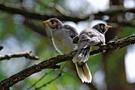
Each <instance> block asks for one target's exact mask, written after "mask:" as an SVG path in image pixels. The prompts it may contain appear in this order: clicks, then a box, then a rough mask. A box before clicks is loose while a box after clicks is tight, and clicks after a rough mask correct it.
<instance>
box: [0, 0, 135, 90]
mask: <svg viewBox="0 0 135 90" xmlns="http://www.w3.org/2000/svg"><path fill="white" fill-rule="evenodd" d="M131 1H132V2H135V1H134V0H129V2H128V0H103V1H98V2H97V0H95V1H92V0H1V1H0V3H1V4H4V5H7V6H12V7H16V8H19V9H23V10H27V11H28V12H35V13H39V14H46V15H50V16H51V15H58V16H59V15H61V13H60V12H58V11H57V10H55V8H56V7H54V6H55V5H58V6H60V7H59V8H60V9H61V8H62V10H64V12H66V14H68V13H71V14H72V16H74V17H77V16H86V15H89V14H91V13H97V12H98V11H105V10H109V9H111V8H110V7H115V6H123V7H126V8H127V7H128V8H129V7H133V8H134V7H135V5H132V4H130V3H131ZM98 3H100V4H98ZM127 3H129V5H128V4H127ZM119 17H120V18H121V19H122V20H123V21H131V22H134V13H124V14H120V15H119V16H117V15H114V16H109V19H111V20H116V21H119V19H120V18H119ZM91 18H92V19H91ZM106 18H108V17H107V16H106V15H105V16H104V17H95V18H94V17H93V16H92V15H91V17H90V20H84V21H79V22H77V23H74V22H72V21H63V22H64V23H68V24H71V25H73V26H74V27H76V28H77V29H78V30H79V31H78V32H80V30H82V29H84V28H86V27H90V26H91V23H92V20H93V19H101V20H106ZM48 19H49V18H48ZM29 21H30V22H29ZM31 23H33V24H32V25H31V26H30V24H31ZM108 23H109V24H110V25H112V26H113V27H114V28H113V29H111V30H110V31H109V32H107V34H106V39H107V41H109V40H111V39H113V38H114V37H115V36H117V37H118V38H122V37H126V36H128V35H131V34H133V33H134V27H130V26H128V25H125V26H120V25H119V24H117V22H116V23H111V22H108ZM35 25H36V26H37V27H36V28H34V26H35ZM35 29H36V30H39V31H40V29H42V33H38V32H35V31H34V30H35ZM46 33H47V35H46ZM0 45H2V46H4V49H3V50H2V51H0V54H1V55H4V54H8V53H17V52H22V51H29V50H31V51H32V53H33V54H35V55H37V56H39V58H40V60H39V61H32V60H28V59H25V58H15V59H10V60H4V61H1V62H0V80H3V79H5V78H7V77H10V76H11V75H13V74H15V73H17V72H19V71H21V70H23V69H25V68H27V67H29V66H31V65H33V64H36V63H39V62H41V61H43V60H46V59H49V58H51V57H54V56H57V55H59V54H58V52H57V51H56V50H55V49H54V47H53V45H52V43H51V41H50V36H49V34H48V31H47V29H46V28H45V26H44V25H43V24H42V20H34V19H30V18H27V17H24V16H22V15H19V14H9V13H6V12H4V11H0ZM127 49H128V51H127ZM133 50H134V46H133V45H130V46H128V47H125V48H123V49H118V50H115V51H112V52H109V53H105V54H99V55H96V56H91V57H90V58H89V60H88V65H89V68H90V70H91V72H92V75H93V81H92V83H91V84H83V83H81V81H80V80H79V78H78V76H77V74H76V71H75V67H74V65H73V64H72V62H70V61H68V62H64V63H60V64H61V65H62V67H63V71H62V76H60V77H58V78H57V79H56V80H55V81H52V82H51V83H49V84H47V82H48V81H50V80H53V79H54V78H55V77H57V76H59V73H60V72H61V71H60V70H52V69H48V70H43V71H41V72H40V73H36V74H34V75H32V76H30V77H29V78H27V79H25V80H23V81H20V82H19V83H17V84H15V85H14V86H13V87H11V90H27V89H28V88H29V87H30V86H32V85H33V84H34V83H35V82H37V81H39V79H40V78H41V77H42V76H44V75H45V76H44V78H43V79H42V80H41V81H40V82H38V83H37V84H36V85H34V86H33V87H32V88H31V89H30V90H34V89H35V88H37V87H40V86H42V85H43V84H46V86H42V88H40V90H134V89H135V83H134V81H133V82H130V81H127V78H126V72H125V56H126V55H127V52H128V53H131V52H133ZM132 71H133V72H135V71H134V68H133V70H132ZM49 72H51V73H49Z"/></svg>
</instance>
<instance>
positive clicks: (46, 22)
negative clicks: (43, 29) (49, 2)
mask: <svg viewBox="0 0 135 90" xmlns="http://www.w3.org/2000/svg"><path fill="white" fill-rule="evenodd" d="M43 24H47V25H51V22H50V21H48V20H46V21H43Z"/></svg>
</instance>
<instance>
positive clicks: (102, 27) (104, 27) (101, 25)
mask: <svg viewBox="0 0 135 90" xmlns="http://www.w3.org/2000/svg"><path fill="white" fill-rule="evenodd" d="M93 28H94V29H96V30H98V31H99V32H100V33H103V34H105V33H106V32H107V30H108V29H109V28H112V26H109V25H106V24H104V23H99V24H97V25H95V26H93Z"/></svg>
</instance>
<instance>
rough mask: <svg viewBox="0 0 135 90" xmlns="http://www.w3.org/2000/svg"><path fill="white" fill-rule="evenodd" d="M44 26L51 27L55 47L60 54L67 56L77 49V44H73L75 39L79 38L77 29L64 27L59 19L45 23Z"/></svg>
mask: <svg viewBox="0 0 135 90" xmlns="http://www.w3.org/2000/svg"><path fill="white" fill-rule="evenodd" d="M43 24H46V25H48V26H49V29H50V32H51V35H52V42H53V45H54V47H55V49H56V50H57V51H58V52H59V53H60V54H67V53H69V52H71V51H74V50H76V49H77V44H75V43H73V39H74V38H75V37H77V36H78V33H77V31H76V29H75V28H73V27H72V26H70V25H66V24H65V25H64V24H63V23H62V22H61V21H60V20H58V19H57V18H51V19H48V20H46V21H43Z"/></svg>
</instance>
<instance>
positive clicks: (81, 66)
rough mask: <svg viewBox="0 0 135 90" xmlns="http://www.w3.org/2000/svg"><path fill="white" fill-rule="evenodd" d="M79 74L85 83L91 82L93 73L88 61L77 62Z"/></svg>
mask: <svg viewBox="0 0 135 90" xmlns="http://www.w3.org/2000/svg"><path fill="white" fill-rule="evenodd" d="M75 66H76V70H77V74H78V76H79V77H80V79H81V81H82V82H83V83H84V82H86V83H91V81H92V75H91V72H90V70H89V67H88V65H87V63H75Z"/></svg>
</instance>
